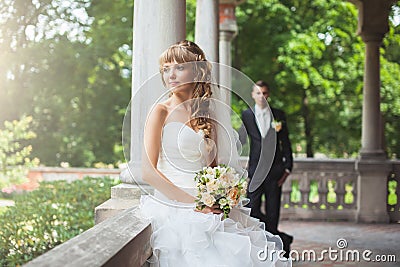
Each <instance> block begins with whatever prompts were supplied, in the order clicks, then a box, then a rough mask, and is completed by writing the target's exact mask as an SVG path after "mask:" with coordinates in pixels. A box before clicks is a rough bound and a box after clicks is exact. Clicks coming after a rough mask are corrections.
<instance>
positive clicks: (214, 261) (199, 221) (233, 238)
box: [140, 195, 291, 267]
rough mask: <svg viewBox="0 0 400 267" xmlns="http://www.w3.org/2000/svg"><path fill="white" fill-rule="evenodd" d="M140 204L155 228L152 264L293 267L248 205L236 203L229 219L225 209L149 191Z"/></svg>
mask: <svg viewBox="0 0 400 267" xmlns="http://www.w3.org/2000/svg"><path fill="white" fill-rule="evenodd" d="M140 206H141V213H142V216H143V217H145V218H147V219H150V220H151V225H152V230H153V234H152V236H151V240H150V242H151V246H152V248H153V256H152V257H151V258H150V259H149V260H148V261H149V263H150V266H161V267H166V266H167V267H181V266H193V267H197V266H199V267H200V266H201V267H204V266H205V267H214V266H220V267H221V266H226V267H228V266H229V267H235V266H237V267H247V266H249V267H250V266H279V267H280V266H291V261H290V260H287V259H286V258H283V256H281V255H280V254H279V251H280V250H282V241H281V240H280V238H279V236H274V235H272V234H271V233H269V232H267V231H265V230H264V229H265V226H264V223H262V222H260V221H259V220H258V219H255V218H253V217H250V215H249V214H250V209H249V208H245V207H240V208H234V209H233V210H232V211H231V212H230V214H229V218H227V219H222V214H218V215H217V214H211V213H210V214H204V213H200V212H196V211H194V204H193V205H187V204H182V203H178V202H172V201H160V200H159V198H154V197H153V196H150V195H146V196H142V198H141V203H140Z"/></svg>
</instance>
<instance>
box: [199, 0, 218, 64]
mask: <svg viewBox="0 0 400 267" xmlns="http://www.w3.org/2000/svg"><path fill="white" fill-rule="evenodd" d="M195 43H196V44H197V45H199V46H200V48H201V49H203V51H204V53H205V54H206V58H207V59H208V60H209V61H211V62H218V59H219V58H218V57H219V56H218V1H216V0H197V1H196V27H195Z"/></svg>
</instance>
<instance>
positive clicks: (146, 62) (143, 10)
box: [95, 0, 186, 222]
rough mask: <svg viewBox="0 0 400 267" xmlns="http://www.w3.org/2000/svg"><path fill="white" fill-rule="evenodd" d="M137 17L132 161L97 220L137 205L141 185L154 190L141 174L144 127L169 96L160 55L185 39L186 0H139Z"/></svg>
mask: <svg viewBox="0 0 400 267" xmlns="http://www.w3.org/2000/svg"><path fill="white" fill-rule="evenodd" d="M133 18H134V21H133V29H134V31H133V59H132V70H133V74H132V98H131V103H130V111H129V110H128V111H127V112H130V113H129V114H130V119H125V120H124V124H127V125H124V129H125V131H124V133H123V135H125V136H123V140H124V142H126V143H129V146H130V148H129V149H127V151H125V153H126V154H127V155H125V156H126V157H129V158H127V159H126V160H127V161H129V163H128V168H126V169H125V170H124V171H123V172H122V173H121V175H120V179H121V181H122V182H123V183H122V184H120V185H118V186H116V187H114V188H112V191H111V192H112V194H111V199H110V200H108V201H107V202H105V203H103V204H101V205H100V206H98V207H97V208H96V215H95V216H96V218H97V219H96V222H97V221H102V220H104V219H106V218H108V217H111V216H113V215H115V214H116V213H119V212H120V211H123V210H125V209H127V208H129V207H131V206H133V205H137V204H138V200H139V198H140V194H141V192H140V188H142V189H145V190H146V192H147V193H151V192H152V189H151V188H150V186H149V185H147V184H145V183H143V180H142V178H141V162H142V148H143V130H144V125H145V122H146V117H147V114H148V112H149V110H150V108H151V107H152V105H153V104H154V103H156V102H157V101H160V100H161V99H162V98H166V97H167V95H166V94H167V90H166V89H165V88H164V87H163V85H162V82H161V77H160V75H159V66H158V59H159V56H160V54H161V53H162V51H164V50H165V49H166V48H167V47H168V46H170V45H171V44H173V43H176V42H178V41H180V40H183V39H185V36H186V1H185V0H151V1H148V0H135V3H134V16H133ZM129 124H130V125H129ZM129 129H130V131H129ZM125 145H126V144H125Z"/></svg>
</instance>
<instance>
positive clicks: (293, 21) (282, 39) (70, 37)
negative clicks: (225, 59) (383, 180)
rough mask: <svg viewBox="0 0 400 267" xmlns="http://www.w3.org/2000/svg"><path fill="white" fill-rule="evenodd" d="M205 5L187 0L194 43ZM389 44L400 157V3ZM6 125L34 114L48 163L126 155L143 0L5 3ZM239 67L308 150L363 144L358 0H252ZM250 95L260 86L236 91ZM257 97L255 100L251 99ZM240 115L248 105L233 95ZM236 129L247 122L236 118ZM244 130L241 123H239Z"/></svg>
mask: <svg viewBox="0 0 400 267" xmlns="http://www.w3.org/2000/svg"><path fill="white" fill-rule="evenodd" d="M195 7H196V1H195V0H187V13H186V17H187V24H186V27H187V38H188V39H190V40H194V30H195V29H194V28H195V27H194V25H195V14H196V10H195ZM395 7H396V8H393V10H392V13H391V20H390V31H389V33H388V34H387V35H386V37H385V39H384V42H383V45H382V48H381V54H382V58H381V67H382V72H381V74H382V75H381V79H382V91H381V93H382V115H383V119H384V121H385V135H386V140H387V141H386V149H387V152H388V153H389V155H391V157H396V155H398V154H399V153H400V142H399V141H398V138H397V136H396V135H397V133H398V132H399V131H400V120H399V116H400V114H399V110H400V109H399V107H398V106H399V103H398V102H399V99H400V98H399V97H398V96H399V94H400V93H399V90H400V89H399V88H400V87H399V86H398V79H397V77H399V76H400V73H399V72H400V69H399V64H400V60H399V56H400V53H399V52H398V51H399V49H398V47H399V45H400V39H399V38H400V37H399V31H400V27H399V26H398V24H397V25H396V24H395V23H398V22H396V20H395V19H394V18H395V17H396V16H397V18H398V17H399V13H400V12H399V2H397V3H396V4H395ZM0 11H1V12H0V14H1V15H0V25H1V27H0V36H1V38H0V58H2V61H1V62H0V69H1V70H2V71H1V72H0V107H1V111H2V112H0V121H4V120H13V119H18V118H19V117H21V116H22V114H32V116H33V118H34V120H35V121H36V122H37V123H36V124H35V125H34V128H33V131H34V132H35V133H36V134H37V138H36V139H35V140H32V147H33V152H32V154H33V155H34V156H37V157H38V158H40V159H41V161H42V163H43V164H46V165H59V164H60V163H61V162H69V163H70V165H71V166H93V165H94V164H95V163H96V162H104V163H105V164H110V163H111V164H115V163H116V162H118V161H123V160H124V159H123V153H122V149H121V146H122V144H121V132H122V131H121V128H122V121H123V116H124V113H125V110H126V106H127V105H128V103H129V98H130V84H131V73H132V70H131V61H132V36H133V32H132V21H133V1H125V0H115V1H112V3H111V2H109V1H92V0H70V1H61V0H38V1H23V0H8V1H0ZM236 15H237V23H238V27H239V33H238V35H237V36H236V38H235V39H234V43H233V50H232V52H233V66H234V67H235V68H237V69H239V70H241V71H243V72H244V73H245V74H247V75H248V76H249V77H250V78H252V79H253V80H258V79H264V80H267V81H268V82H269V83H270V85H271V87H272V89H273V91H272V95H271V105H272V106H274V107H276V108H282V109H284V110H285V112H286V114H287V117H288V126H289V130H290V131H289V132H290V134H291V136H290V137H291V140H292V142H293V146H294V147H296V152H298V153H299V154H307V155H308V156H313V155H314V154H316V153H324V154H325V155H327V156H331V157H354V156H356V155H357V153H358V151H359V149H360V146H361V144H360V139H361V111H362V108H361V105H362V83H363V64H364V43H363V42H362V41H361V39H360V38H359V37H358V36H357V35H356V30H357V9H356V7H355V6H354V5H353V4H351V3H350V2H348V1H335V0H326V1H313V0H303V1H299V0H247V1H245V2H244V3H243V4H241V5H239V6H238V7H237V8H236ZM234 90H235V91H237V92H239V93H240V95H250V88H234ZM247 100H249V99H247ZM232 103H233V106H234V110H235V112H238V114H240V111H241V110H242V109H243V108H244V105H242V104H241V102H240V100H238V99H233V100H232ZM235 123H236V124H237V122H235ZM235 126H236V125H235Z"/></svg>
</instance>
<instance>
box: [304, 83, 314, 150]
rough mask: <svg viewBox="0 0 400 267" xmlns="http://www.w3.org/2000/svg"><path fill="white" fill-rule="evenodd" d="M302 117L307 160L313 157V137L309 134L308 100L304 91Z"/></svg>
mask: <svg viewBox="0 0 400 267" xmlns="http://www.w3.org/2000/svg"><path fill="white" fill-rule="evenodd" d="M302 116H303V119H304V134H305V137H306V154H307V158H312V157H314V151H313V148H312V141H313V137H312V134H311V119H310V110H309V109H308V99H307V94H306V90H303V106H302Z"/></svg>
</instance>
